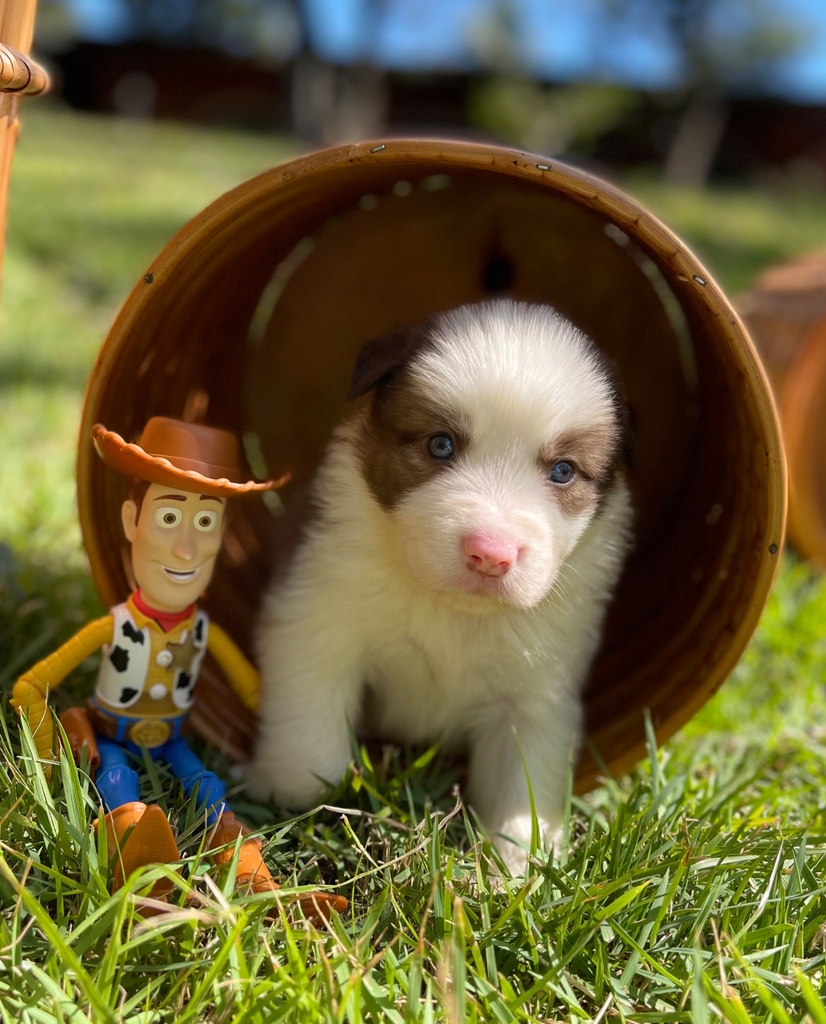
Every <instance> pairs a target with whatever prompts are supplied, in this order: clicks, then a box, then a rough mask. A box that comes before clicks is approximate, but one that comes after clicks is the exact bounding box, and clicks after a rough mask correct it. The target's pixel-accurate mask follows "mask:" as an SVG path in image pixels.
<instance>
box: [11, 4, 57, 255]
mask: <svg viewBox="0 0 826 1024" xmlns="http://www.w3.org/2000/svg"><path fill="white" fill-rule="evenodd" d="M36 5H37V0H2V2H0V269H2V259H3V249H4V247H5V241H6V197H7V195H8V188H9V174H10V173H11V158H12V154H13V153H14V144H15V142H16V141H17V132H18V130H19V126H20V125H19V121H18V116H17V115H18V106H19V104H20V96H21V95H23V94H25V93H32V92H43V90H44V89H45V88H46V87H47V85H48V79H47V77H46V75H45V73H44V72H43V70H42V69H41V68H39V67H38V66H37V65H36V64H35V63H34V62H33V61H31V60H29V59H28V57H27V56H26V54H28V52H29V48H30V47H31V44H32V35H33V34H34V12H35V7H36Z"/></svg>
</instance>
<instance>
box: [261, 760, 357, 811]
mask: <svg viewBox="0 0 826 1024" xmlns="http://www.w3.org/2000/svg"><path fill="white" fill-rule="evenodd" d="M245 777H246V780H247V792H248V793H249V794H250V796H251V797H252V798H253V799H254V800H272V801H273V803H275V804H277V805H278V806H279V807H287V808H289V809H290V810H292V811H305V810H307V809H308V808H310V807H312V806H313V805H314V804H316V803H318V801H319V799H320V797H321V796H322V794H323V793H324V790H325V784H324V782H323V781H322V780H321V779H320V778H318V776H316V775H314V774H313V773H312V772H310V771H308V770H306V769H304V770H301V771H296V770H292V769H291V768H290V767H288V766H285V765H283V764H274V763H273V762H272V760H271V759H269V758H264V757H256V758H254V759H253V760H252V761H250V762H249V763H248V765H247V769H246V772H245ZM336 781H337V780H336Z"/></svg>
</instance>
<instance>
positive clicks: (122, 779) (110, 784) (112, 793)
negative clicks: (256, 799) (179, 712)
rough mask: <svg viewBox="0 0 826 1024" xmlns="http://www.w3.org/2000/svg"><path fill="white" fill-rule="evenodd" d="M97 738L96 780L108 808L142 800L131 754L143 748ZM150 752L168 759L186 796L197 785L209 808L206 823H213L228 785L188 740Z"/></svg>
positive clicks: (203, 806) (155, 758) (203, 803)
mask: <svg viewBox="0 0 826 1024" xmlns="http://www.w3.org/2000/svg"><path fill="white" fill-rule="evenodd" d="M96 738H97V744H98V751H99V753H100V767H99V768H98V770H97V778H96V780H95V782H96V785H97V788H98V792H99V793H100V795H101V797H102V798H103V804H104V806H105V808H106V810H107V811H114V810H115V808H116V807H120V806H121V805H122V804H126V803H130V802H131V801H134V800H140V798H141V796H140V793H141V787H140V779H139V778H138V773H137V772H136V771H135V769H134V768H133V767H132V757H130V755H136V756H137V757H140V756H141V754H142V749H141V748H140V747H138V746H136V745H135V744H134V743H129V742H127V743H115V741H114V740H110V739H106V738H105V737H104V736H100V735H98V736H97V737H96ZM149 755H150V757H151V758H152V760H153V761H165V762H166V763H167V764H168V765H169V767H170V768H171V769H172V774H173V775H174V776H175V778H176V779H178V780H179V781H180V782H181V784H182V785H183V787H184V793H186V795H187V796H190V795H191V794H192V791H193V790H194V789H195V787H196V786H197V788H198V806H199V807H200V808H201V810H204V809H205V810H206V817H207V823H208V824H209V825H214V824H215V822H216V821H217V820H218V819H219V818H220V816H221V811H222V810H224V808H225V806H226V800H225V796H226V787H225V786H224V784H223V782H221V780H220V779H219V778H218V776H217V775H215V774H214V773H213V772H208V771H207V770H206V768H204V765H203V762H202V761H201V759H200V758H199V757H198V756H197V755H196V754H194V753H193V752H192V751H191V750H190V748H189V745H188V744H187V742H186V740H184V739H180V738H179V739H175V740H170V741H169V742H168V743H164V744H163V746H160V747H153V748H152V749H151V750H149Z"/></svg>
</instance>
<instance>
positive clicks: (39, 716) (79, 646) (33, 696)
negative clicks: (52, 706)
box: [11, 615, 114, 778]
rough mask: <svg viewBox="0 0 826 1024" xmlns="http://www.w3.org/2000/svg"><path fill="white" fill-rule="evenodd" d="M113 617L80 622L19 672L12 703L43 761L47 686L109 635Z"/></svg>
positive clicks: (47, 749)
mask: <svg viewBox="0 0 826 1024" xmlns="http://www.w3.org/2000/svg"><path fill="white" fill-rule="evenodd" d="M113 623H114V619H113V618H112V616H111V615H106V616H104V617H103V618H102V619H96V620H95V621H94V622H90V623H89V624H88V625H87V626H84V627H83V629H81V631H80V632H79V633H76V634H75V635H74V636H73V637H72V638H71V640H67V641H66V643H65V644H63V646H62V647H58V649H57V650H56V651H54V652H53V653H52V654H50V655H49V656H48V657H46V658H44V659H43V660H42V661H39V662H38V663H37V664H36V665H35V666H34V668H30V669H29V671H28V672H26V673H25V674H24V675H22V676H21V677H20V678H19V679H18V680H17V682H16V683H15V684H14V689H13V690H12V699H11V704H12V707H14V708H15V710H16V711H17V712H18V714H21V715H25V716H26V721H27V722H28V723H29V728H30V729H31V731H32V736H33V737H34V743H35V746H36V748H37V753H38V756H39V757H40V758H42V759H43V760H45V761H51V760H53V759H54V749H53V748H54V724H53V722H52V716H51V715H50V714H49V706H48V695H49V690H53V689H54V688H55V687H57V686H59V685H60V684H61V683H62V682H63V680H64V679H65V678H66V676H67V675H68V674H69V673H70V672H71V671H72V670H73V669H75V668H77V666H78V665H79V664H80V663H81V662H82V661H83V659H84V658H88V657H89V655H90V654H91V653H92V652H93V651H96V650H97V649H98V648H99V647H100V646H101V644H105V643H108V642H109V641H110V640H111V639H112V626H113ZM43 767H44V770H45V772H46V776H47V778H48V777H50V776H51V768H50V766H49V765H44V766H43Z"/></svg>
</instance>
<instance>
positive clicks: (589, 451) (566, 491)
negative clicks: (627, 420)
mask: <svg viewBox="0 0 826 1024" xmlns="http://www.w3.org/2000/svg"><path fill="white" fill-rule="evenodd" d="M621 435H622V428H621V424H620V423H619V422H616V423H614V424H605V425H604V426H595V427H585V428H582V429H580V430H570V431H567V432H566V433H564V434H561V435H560V436H559V437H557V438H555V439H554V440H553V441H551V442H549V443H548V444H546V445H545V446H544V447H543V448H542V449H541V450H540V453H539V459H540V463H541V465H542V466H543V468H544V470H545V472H546V473H547V474H550V472H551V469H552V468H553V466H554V465H555V464H556V463H557V462H570V463H571V465H572V466H573V467H574V471H575V474H574V477H573V479H572V480H571V482H570V483H567V484H557V483H554V482H553V481H552V480H549V486H550V487H551V488H552V489H553V497H554V500H555V501H557V502H558V503H559V507H560V508H561V509H562V511H563V512H564V513H565V515H567V516H581V515H585V514H587V513H589V512H595V511H596V510H597V509H598V508H599V506H600V504H601V503H602V500H603V498H604V496H605V492H606V491H607V490H608V488H609V487H610V485H611V484H612V483H613V481H614V478H615V476H616V474H617V472H618V471H619V469H620V467H621V465H622V462H623V453H622V436H621Z"/></svg>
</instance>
